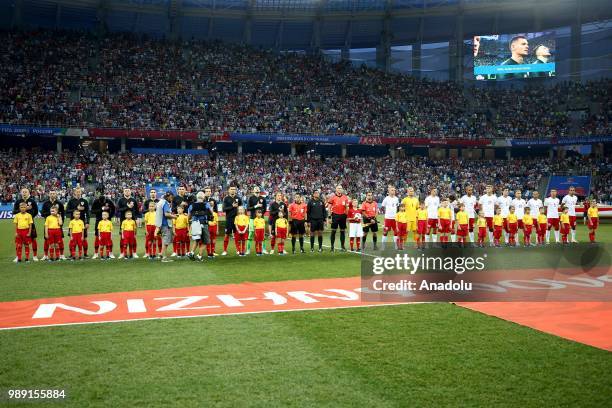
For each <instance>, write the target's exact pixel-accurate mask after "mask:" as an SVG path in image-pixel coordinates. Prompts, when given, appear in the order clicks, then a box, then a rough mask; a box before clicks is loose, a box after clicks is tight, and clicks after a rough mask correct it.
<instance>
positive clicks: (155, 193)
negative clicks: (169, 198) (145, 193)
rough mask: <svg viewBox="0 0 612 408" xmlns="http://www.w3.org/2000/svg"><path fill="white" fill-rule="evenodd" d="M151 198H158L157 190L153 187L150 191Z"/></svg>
mask: <svg viewBox="0 0 612 408" xmlns="http://www.w3.org/2000/svg"><path fill="white" fill-rule="evenodd" d="M149 198H150V199H151V200H157V191H156V190H155V189H151V191H149Z"/></svg>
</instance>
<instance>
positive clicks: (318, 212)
mask: <svg viewBox="0 0 612 408" xmlns="http://www.w3.org/2000/svg"><path fill="white" fill-rule="evenodd" d="M326 218H327V209H326V208H325V203H324V202H323V200H321V193H320V192H319V191H318V190H316V191H315V192H314V193H312V198H311V199H310V200H309V201H308V204H307V207H306V224H307V225H308V227H309V230H310V252H314V244H315V236H316V237H317V239H318V242H319V252H323V249H322V247H323V229H324V228H325V219H326Z"/></svg>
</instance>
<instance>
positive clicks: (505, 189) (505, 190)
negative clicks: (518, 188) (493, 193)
mask: <svg viewBox="0 0 612 408" xmlns="http://www.w3.org/2000/svg"><path fill="white" fill-rule="evenodd" d="M509 193H510V191H508V189H507V188H504V189H503V190H502V194H503V196H504V197H508V194H509Z"/></svg>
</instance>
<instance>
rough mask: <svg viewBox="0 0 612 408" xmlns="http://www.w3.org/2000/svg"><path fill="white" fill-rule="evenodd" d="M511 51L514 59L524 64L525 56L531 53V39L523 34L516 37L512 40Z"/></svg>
mask: <svg viewBox="0 0 612 408" xmlns="http://www.w3.org/2000/svg"><path fill="white" fill-rule="evenodd" d="M510 52H512V59H513V60H515V61H516V62H518V63H520V64H522V63H523V60H524V58H525V57H526V56H528V55H529V41H527V39H526V38H525V37H523V36H517V37H514V38H513V39H512V40H511V41H510Z"/></svg>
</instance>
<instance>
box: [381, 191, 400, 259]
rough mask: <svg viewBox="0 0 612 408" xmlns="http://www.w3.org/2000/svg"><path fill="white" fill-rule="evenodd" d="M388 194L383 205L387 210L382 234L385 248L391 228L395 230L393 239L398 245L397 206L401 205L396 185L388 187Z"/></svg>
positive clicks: (383, 247) (385, 210)
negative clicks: (396, 192) (396, 193)
mask: <svg viewBox="0 0 612 408" xmlns="http://www.w3.org/2000/svg"><path fill="white" fill-rule="evenodd" d="M387 192H388V195H387V196H386V197H385V198H384V199H383V201H382V203H381V205H380V206H381V207H382V208H383V209H384V212H385V226H384V229H383V236H382V249H385V243H386V242H387V234H388V233H389V230H393V240H394V241H395V246H396V247H397V225H396V223H395V215H396V214H397V208H398V207H399V198H397V196H396V195H395V187H393V186H389V187H388V188H387Z"/></svg>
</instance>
